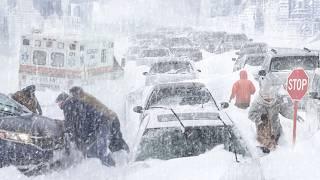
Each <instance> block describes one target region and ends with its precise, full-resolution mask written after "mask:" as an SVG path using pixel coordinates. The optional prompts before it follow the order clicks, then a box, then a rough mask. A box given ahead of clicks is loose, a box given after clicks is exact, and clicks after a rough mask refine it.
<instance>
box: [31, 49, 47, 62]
mask: <svg viewBox="0 0 320 180" xmlns="http://www.w3.org/2000/svg"><path fill="white" fill-rule="evenodd" d="M46 59H47V52H45V51H40V50H36V51H33V64H35V65H46Z"/></svg>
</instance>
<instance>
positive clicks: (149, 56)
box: [136, 47, 173, 66]
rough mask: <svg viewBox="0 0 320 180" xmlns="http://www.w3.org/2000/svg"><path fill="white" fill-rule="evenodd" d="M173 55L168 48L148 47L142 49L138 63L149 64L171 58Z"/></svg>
mask: <svg viewBox="0 0 320 180" xmlns="http://www.w3.org/2000/svg"><path fill="white" fill-rule="evenodd" d="M172 58H173V56H172V55H171V52H170V50H169V49H168V48H161V47H160V48H148V49H142V50H141V51H140V53H139V56H138V58H137V59H136V64H137V65H140V66H141V65H147V66H150V65H151V64H153V63H155V62H158V61H161V60H171V59H172Z"/></svg>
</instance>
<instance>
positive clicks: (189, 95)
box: [148, 86, 214, 107]
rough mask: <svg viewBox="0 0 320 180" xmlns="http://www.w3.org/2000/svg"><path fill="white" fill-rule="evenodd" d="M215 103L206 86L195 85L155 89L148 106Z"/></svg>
mask: <svg viewBox="0 0 320 180" xmlns="http://www.w3.org/2000/svg"><path fill="white" fill-rule="evenodd" d="M206 103H214V100H213V98H212V96H211V94H210V93H209V91H208V90H207V89H206V88H202V87H194V86H191V87H190V86H177V87H175V86H172V87H163V88H162V87H160V88H159V89H156V90H154V91H153V93H152V95H151V97H150V99H149V102H148V106H149V107H152V106H169V107H170V106H178V105H182V106H183V105H203V104H206Z"/></svg>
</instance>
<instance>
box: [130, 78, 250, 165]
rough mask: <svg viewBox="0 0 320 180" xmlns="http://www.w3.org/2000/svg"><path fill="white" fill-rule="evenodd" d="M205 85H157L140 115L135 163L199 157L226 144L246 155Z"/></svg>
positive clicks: (193, 83)
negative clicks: (149, 160) (151, 159)
mask: <svg viewBox="0 0 320 180" xmlns="http://www.w3.org/2000/svg"><path fill="white" fill-rule="evenodd" d="M227 106H228V103H221V105H218V104H217V102H216V101H215V100H214V98H213V97H212V95H211V93H210V92H209V90H208V89H207V88H206V87H205V86H204V84H202V83H198V82H183V83H167V84H161V85H156V86H154V87H153V89H152V90H151V93H150V95H149V96H148V97H147V99H146V101H145V104H144V105H143V106H137V107H135V108H134V111H135V112H137V113H141V116H140V122H141V124H140V128H139V130H140V131H139V132H138V142H137V144H136V147H135V148H136V149H135V150H136V153H135V158H134V159H135V160H145V159H149V158H154V159H172V158H179V157H186V156H196V155H199V154H201V153H204V152H206V151H208V150H210V149H212V148H213V147H215V146H217V145H220V144H223V145H225V148H226V149H228V150H230V149H232V151H234V152H235V153H237V154H238V153H240V154H244V153H246V150H245V147H242V146H241V144H240V141H239V139H237V138H236V135H235V133H234V131H233V130H232V128H233V122H232V121H231V120H230V119H229V118H228V116H227V115H226V114H225V113H224V112H223V111H222V108H226V107H227Z"/></svg>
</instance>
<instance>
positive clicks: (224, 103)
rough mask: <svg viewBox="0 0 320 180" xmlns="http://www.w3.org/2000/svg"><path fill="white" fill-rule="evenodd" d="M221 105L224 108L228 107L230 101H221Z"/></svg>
mask: <svg viewBox="0 0 320 180" xmlns="http://www.w3.org/2000/svg"><path fill="white" fill-rule="evenodd" d="M220 106H221V108H222V109H227V108H228V107H229V103H227V102H222V103H220Z"/></svg>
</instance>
